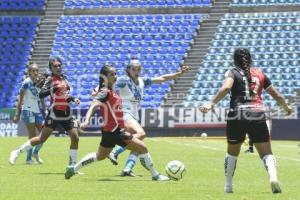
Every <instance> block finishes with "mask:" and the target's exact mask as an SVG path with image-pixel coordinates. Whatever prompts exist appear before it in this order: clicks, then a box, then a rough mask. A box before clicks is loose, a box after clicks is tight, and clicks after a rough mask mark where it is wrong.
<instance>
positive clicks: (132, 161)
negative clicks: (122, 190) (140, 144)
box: [123, 153, 137, 172]
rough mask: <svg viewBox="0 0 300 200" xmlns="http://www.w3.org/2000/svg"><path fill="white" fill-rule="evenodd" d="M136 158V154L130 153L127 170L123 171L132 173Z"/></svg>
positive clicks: (126, 165)
mask: <svg viewBox="0 0 300 200" xmlns="http://www.w3.org/2000/svg"><path fill="white" fill-rule="evenodd" d="M136 158H137V156H136V155H135V153H130V154H129V156H128V158H127V161H126V164H125V168H124V170H123V171H125V172H130V171H131V170H132V169H133V167H134V165H135V163H136Z"/></svg>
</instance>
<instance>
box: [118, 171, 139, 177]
mask: <svg viewBox="0 0 300 200" xmlns="http://www.w3.org/2000/svg"><path fill="white" fill-rule="evenodd" d="M121 176H123V177H124V176H130V177H136V175H135V174H134V173H133V171H131V170H130V171H129V172H128V171H122V172H121Z"/></svg>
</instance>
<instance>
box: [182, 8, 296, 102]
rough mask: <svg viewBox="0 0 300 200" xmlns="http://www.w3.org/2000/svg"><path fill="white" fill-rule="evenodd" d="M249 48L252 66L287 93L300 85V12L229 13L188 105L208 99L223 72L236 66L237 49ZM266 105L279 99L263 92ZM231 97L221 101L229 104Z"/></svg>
mask: <svg viewBox="0 0 300 200" xmlns="http://www.w3.org/2000/svg"><path fill="white" fill-rule="evenodd" d="M238 47H246V48H249V49H250V51H251V53H252V55H253V61H254V63H253V65H254V66H256V67H259V68H261V69H262V70H263V71H264V72H265V74H266V75H267V76H268V77H270V78H271V80H272V82H273V85H274V86H276V87H277V88H278V89H279V91H280V92H282V93H283V94H284V95H285V96H294V95H295V94H294V92H295V89H296V88H299V87H300V70H299V63H300V13H265V14H226V15H225V18H223V19H222V21H221V24H220V25H219V27H218V31H217V33H216V35H215V38H214V40H213V42H212V44H211V47H210V49H209V52H208V54H207V55H206V57H205V59H204V62H203V64H202V65H201V66H200V68H199V73H198V75H197V77H196V80H194V82H193V87H192V88H191V89H190V92H189V95H188V96H187V98H186V101H185V106H197V105H199V104H200V103H203V101H208V100H210V99H211V97H212V96H213V95H214V94H215V93H216V92H217V89H218V88H219V87H220V86H221V85H222V81H223V80H224V73H225V72H226V71H227V70H228V69H230V68H231V67H233V59H232V54H233V52H234V49H235V48H238ZM263 98H264V100H265V104H266V105H270V106H274V105H276V102H275V101H274V100H272V98H271V97H270V96H269V95H266V94H264V95H263ZM228 100H229V96H227V99H226V100H225V101H222V102H221V103H220V105H221V106H228V104H229V101H228Z"/></svg>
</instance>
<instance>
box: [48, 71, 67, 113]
mask: <svg viewBox="0 0 300 200" xmlns="http://www.w3.org/2000/svg"><path fill="white" fill-rule="evenodd" d="M52 85H60V86H61V87H60V88H59V89H58V90H57V91H56V92H55V93H54V95H52V96H51V100H52V103H53V105H54V108H55V109H56V110H62V111H66V110H67V108H68V107H69V103H68V102H67V99H68V97H69V91H70V86H69V85H68V83H67V82H66V80H65V79H64V78H61V77H59V76H53V77H52Z"/></svg>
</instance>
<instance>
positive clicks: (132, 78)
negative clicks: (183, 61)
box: [109, 58, 189, 176]
mask: <svg viewBox="0 0 300 200" xmlns="http://www.w3.org/2000/svg"><path fill="white" fill-rule="evenodd" d="M141 70H142V65H141V63H140V61H139V60H138V59H136V58H133V59H131V61H130V63H129V64H128V66H127V68H126V73H127V76H126V77H120V78H119V79H118V81H117V82H116V85H115V87H116V91H117V93H118V94H119V95H120V96H121V99H122V110H123V113H124V122H125V130H126V131H127V132H130V133H131V134H133V135H134V137H136V138H139V139H144V137H145V136H146V133H145V131H144V129H143V128H142V126H141V125H140V123H139V114H138V111H139V109H140V102H141V100H142V99H143V95H144V88H145V87H147V86H149V85H151V84H157V83H162V82H165V81H168V80H175V79H176V78H177V77H179V76H181V75H182V74H184V73H185V72H186V71H188V70H189V67H187V66H183V67H182V68H181V69H180V70H179V71H178V72H176V73H171V74H165V75H162V76H159V77H148V78H142V77H140V73H141ZM122 152H124V148H123V147H120V146H117V147H116V148H115V149H114V150H113V151H112V153H111V154H110V155H109V159H110V160H111V161H112V163H113V164H115V165H117V164H118V161H117V157H118V155H119V154H120V153H122ZM136 158H137V154H136V153H135V152H131V153H130V154H129V156H128V159H127V162H126V164H125V168H124V169H123V170H122V173H121V176H135V175H134V173H133V172H132V169H133V167H134V165H135V163H136Z"/></svg>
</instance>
